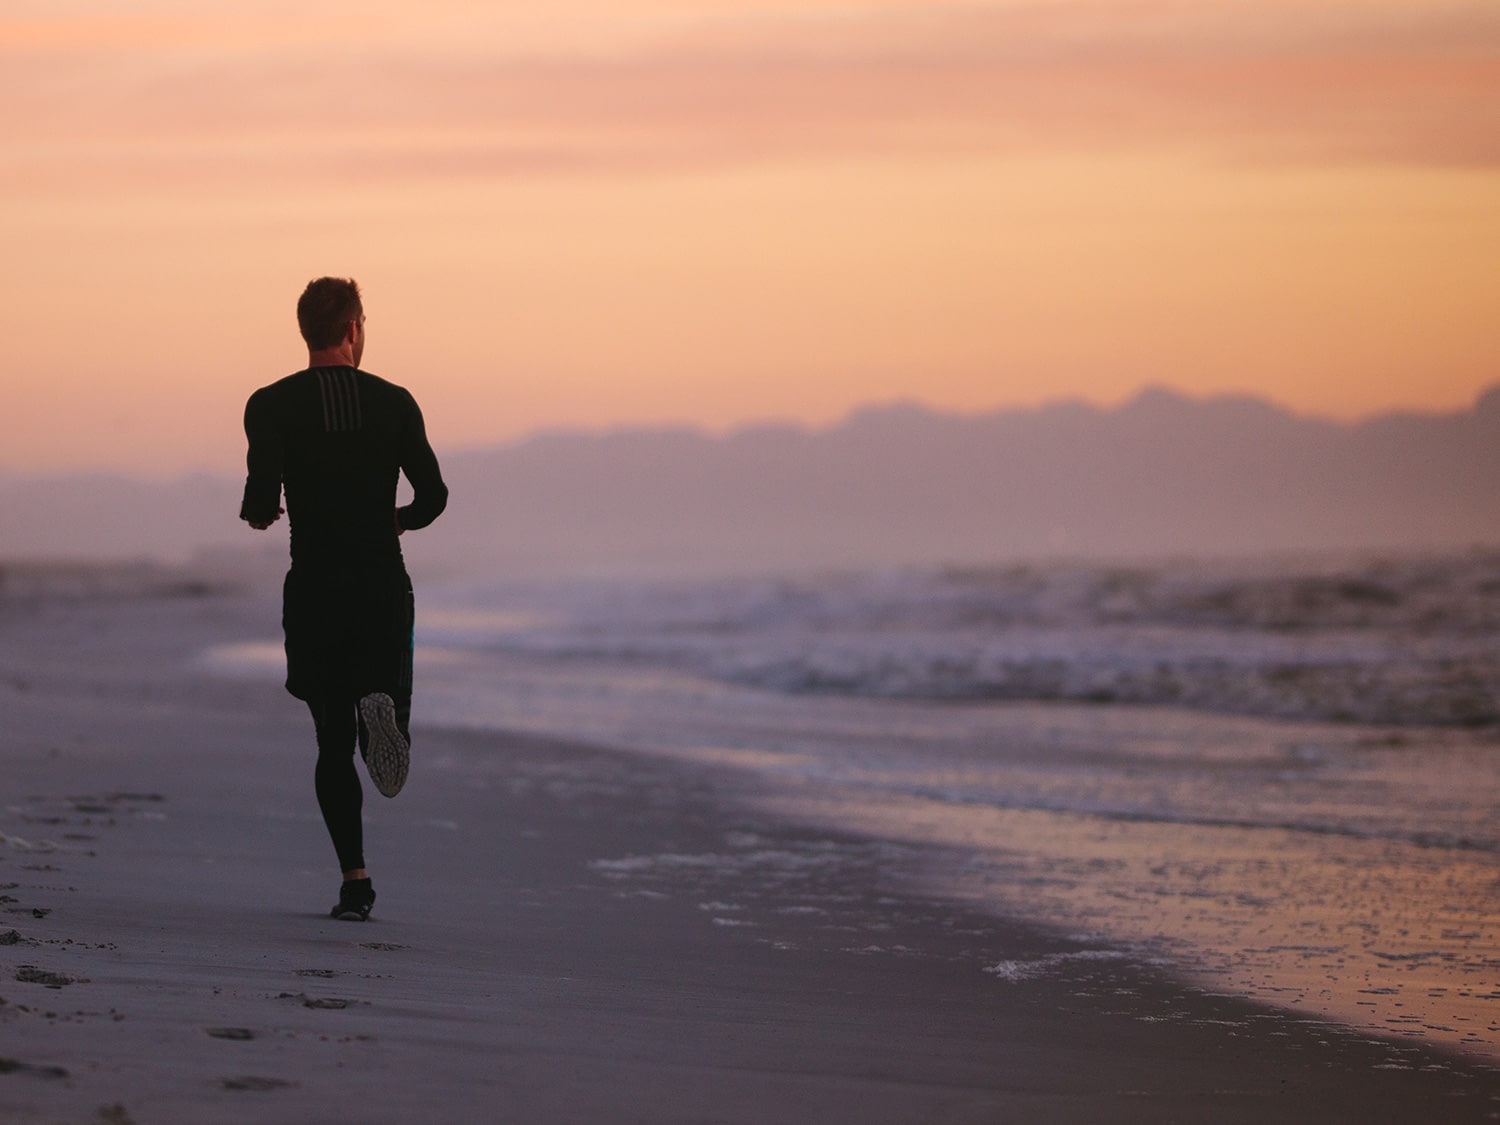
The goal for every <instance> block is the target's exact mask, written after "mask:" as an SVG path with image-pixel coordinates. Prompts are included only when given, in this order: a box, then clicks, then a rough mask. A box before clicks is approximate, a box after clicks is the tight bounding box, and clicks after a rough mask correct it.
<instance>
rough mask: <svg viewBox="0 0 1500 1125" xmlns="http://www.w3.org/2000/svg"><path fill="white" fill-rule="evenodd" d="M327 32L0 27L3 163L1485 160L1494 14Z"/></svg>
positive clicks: (1110, 13)
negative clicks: (594, 43) (587, 33)
mask: <svg viewBox="0 0 1500 1125" xmlns="http://www.w3.org/2000/svg"><path fill="white" fill-rule="evenodd" d="M325 30H326V29H324V28H322V27H310V26H301V25H295V24H294V25H293V26H292V27H291V28H290V29H289V30H288V31H286V32H285V33H274V32H273V29H271V28H268V27H267V26H262V25H255V26H249V25H238V26H235V27H230V28H227V29H226V28H215V27H214V26H212V25H209V24H206V23H204V22H203V21H199V22H198V23H195V24H184V23H177V24H167V23H164V22H162V21H157V22H154V23H149V24H148V23H142V24H139V25H134V24H122V23H120V22H119V21H118V20H115V22H113V23H110V24H91V23H89V22H88V21H83V22H82V23H77V22H75V23H74V24H70V25H67V26H51V25H49V26H48V27H45V28H40V29H39V28H38V27H37V26H30V25H28V26H25V27H23V26H21V25H19V24H17V23H15V22H14V21H10V22H0V74H3V77H0V96H3V97H5V99H6V100H7V101H8V102H9V103H10V104H11V105H18V106H21V107H23V108H24V111H25V112H24V113H21V114H17V115H13V117H12V120H11V121H10V122H8V123H7V125H6V127H5V132H6V134H7V138H6V139H7V144H6V147H5V152H4V154H3V155H0V168H3V169H4V170H5V172H6V173H7V178H9V179H10V181H11V182H12V183H13V184H16V183H19V184H24V185H30V186H32V187H33V188H35V189H37V190H44V191H55V190H61V189H63V188H64V187H66V186H68V185H70V184H71V185H74V186H78V185H80V184H86V183H87V182H88V180H89V178H90V177H94V176H99V177H103V178H105V179H107V180H109V181H110V182H116V181H119V180H124V181H127V182H128V181H131V180H135V181H140V182H145V183H167V182H201V181H204V180H208V181H218V180H230V179H238V178H242V177H246V176H250V177H255V178H257V179H273V180H274V179H277V178H285V177H291V176H304V175H306V174H307V172H308V169H309V168H313V167H316V168H321V169H324V170H326V171H328V172H330V173H332V174H335V175H340V176H342V175H348V174H353V173H359V174H369V175H375V176H381V177H403V176H428V175H445V176H446V175H453V174H466V175H500V176H504V175H516V174H529V173H536V172H549V173H570V174H601V173H609V172H622V173H629V172H634V171H639V170H643V169H656V168H671V167H693V166H712V165H722V164H746V165H748V164H756V163H765V162H774V161H784V160H788V159H806V158H809V157H818V156H826V155H852V156H868V157H886V156H895V157H899V158H913V157H922V156H934V155H951V154H967V153H986V154H993V153H999V154H1011V153H1013V154H1031V153H1054V152H1093V151H1119V150H1140V149H1142V148H1146V149H1151V148H1159V149H1178V150H1191V151H1195V152H1199V153H1202V154H1203V155H1205V156H1206V157H1209V158H1214V159H1224V160H1258V161H1266V162H1278V161H1296V162H1309V161H1311V162H1317V161H1322V162H1334V163H1344V162H1350V161H1381V162H1400V163H1411V164H1444V165H1472V166H1479V167H1485V168H1491V167H1494V166H1496V165H1497V164H1500V9H1496V8H1495V6H1494V5H1493V4H1492V3H1488V2H1487V3H1484V4H1473V3H1456V4H1449V5H1437V6H1434V5H1431V4H1420V5H1417V4H1408V5H1398V4H1386V5H1384V6H1370V5H1362V6H1350V5H1348V4H1340V3H1307V4H1293V3H1287V2H1285V0H1283V2H1281V3H1274V2H1273V3H1262V4H1251V3H1249V2H1248V0H1247V2H1246V3H1243V4H1239V5H1224V4H1216V5H1204V4H1201V3H1198V2H1196V0H1193V2H1186V0H1173V2H1168V3H1151V4H1134V3H1125V2H1116V3H1108V4H1080V3H1052V4H1032V5H1024V6H1017V5H1014V4H972V5H953V6H936V7H933V6H926V5H922V6H910V7H901V6H894V7H893V6H889V5H888V6H886V7H883V8H864V9H846V10H819V11H817V12H811V13H804V14H802V15H797V14H795V13H788V12H782V13H781V14H779V15H777V16H775V17H769V16H768V17H761V18H754V19H750V18H743V17H742V18H738V19H734V20H727V19H722V18H721V19H719V20H716V21H712V22H708V21H705V22H703V23H702V24H699V25H696V26H691V27H685V28H679V29H678V30H677V31H676V32H675V33H674V34H671V35H662V36H659V37H658V38H657V39H656V40H655V41H654V42H652V43H650V44H649V45H646V46H640V45H633V46H631V47H629V48H628V49H627V48H622V49H619V50H616V51H606V50H602V49H599V48H597V47H596V48H595V49H593V50H590V51H577V52H565V51H560V50H553V51H549V52H546V53H540V52H525V53H507V52H506V50H505V49H504V46H503V40H501V39H500V38H499V37H498V36H497V37H494V38H493V39H490V38H487V37H480V38H474V37H467V38H455V39H453V40H451V41H449V42H446V43H445V42H442V41H440V40H437V39H435V38H433V37H431V36H429V37H426V38H423V39H421V40H419V41H415V42H414V43H413V44H412V45H411V46H409V47H405V46H402V45H401V44H399V43H395V42H391V41H390V40H388V39H371V40H364V41H355V42H353V43H349V44H346V45H338V44H337V43H335V42H330V41H329V40H328V39H327V38H326V35H325Z"/></svg>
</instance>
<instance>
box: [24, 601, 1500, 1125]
mask: <svg viewBox="0 0 1500 1125" xmlns="http://www.w3.org/2000/svg"><path fill="white" fill-rule="evenodd" d="M267 614H270V615H272V616H270V617H267V616H266V615H267ZM268 620H269V621H272V622H274V607H273V606H272V605H271V603H269V602H268V601H266V600H265V599H264V598H259V599H255V598H248V599H247V598H230V597H216V596H211V595H207V594H205V592H204V591H203V590H201V589H183V588H172V589H156V590H155V592H154V593H153V592H148V593H147V594H141V593H139V592H137V593H136V594H134V595H130V594H128V593H126V594H122V593H120V592H119V591H113V592H110V593H109V594H108V596H93V595H90V594H88V593H87V592H86V591H85V592H84V593H82V594H77V595H74V594H70V595H68V596H67V597H66V598H62V597H43V598H36V597H32V598H28V599H26V600H24V601H18V600H17V599H16V598H14V597H11V598H8V599H7V600H6V602H5V603H4V604H3V606H0V636H4V638H5V644H4V646H3V650H0V700H3V704H0V706H3V708H4V711H3V713H4V716H5V724H4V731H3V734H0V739H3V744H0V745H3V749H0V754H3V761H4V775H3V779H4V780H3V799H0V804H3V809H0V834H3V837H4V838H3V840H0V887H4V888H5V889H3V890H0V895H3V896H4V898H5V901H4V902H0V911H3V913H0V942H5V941H6V940H7V935H8V934H9V933H10V932H11V931H14V932H15V935H16V936H15V938H14V939H13V943H11V944H0V998H3V1001H4V1002H3V1004H0V1060H3V1061H0V1119H3V1120H7V1121H11V1120H14V1121H22V1122H29V1121H48V1122H51V1121H99V1120H108V1121H116V1122H123V1121H137V1122H142V1123H144V1122H155V1121H202V1120H216V1121H262V1120H272V1119H274V1120H285V1121H324V1120H334V1119H338V1120H351V1121H392V1122H394V1121H403V1122H404V1121H411V1120H434V1121H472V1120H514V1121H524V1122H549V1121H580V1122H582V1121H642V1122H660V1121H725V1122H742V1121H743V1122H771V1121H777V1122H779V1121H819V1122H841V1121H847V1122H884V1121H890V1122H907V1121H964V1122H968V1121H1002V1120H1006V1121H1059V1122H1061V1121H1142V1122H1145V1121H1151V1122H1156V1121H1165V1120H1176V1121H1273V1120H1274V1121H1320V1122H1321V1121H1331V1120H1361V1121H1364V1120H1369V1121H1414V1122H1415V1121H1428V1120H1434V1119H1442V1120H1453V1121H1460V1120H1486V1119H1490V1118H1491V1117H1492V1116H1493V1114H1494V1113H1495V1112H1497V1111H1500V1074H1497V1072H1496V1071H1495V1070H1494V1069H1493V1068H1491V1067H1488V1066H1486V1065H1484V1064H1482V1063H1480V1062H1476V1061H1474V1060H1471V1059H1464V1058H1462V1057H1460V1056H1457V1055H1448V1054H1444V1053H1442V1052H1440V1051H1437V1050H1433V1049H1431V1048H1430V1047H1426V1046H1423V1045H1419V1044H1414V1043H1410V1042H1403V1041H1400V1040H1397V1039H1390V1040H1380V1039H1374V1038H1371V1037H1368V1036H1364V1035H1356V1034H1353V1033H1350V1032H1347V1031H1342V1030H1340V1029H1339V1028H1337V1027H1336V1026H1334V1025H1330V1024H1323V1023H1319V1022H1317V1021H1316V1020H1312V1019H1299V1018H1296V1017H1293V1016H1288V1015H1284V1014H1279V1013H1277V1012H1275V1011H1273V1010H1271V1009H1267V1008H1259V1007H1256V1006H1254V1005H1252V1004H1249V1003H1246V1002H1244V1001H1239V1000H1233V999H1229V998H1216V997H1212V996H1207V995H1205V994H1203V993H1202V992H1200V991H1195V990H1193V989H1191V988H1189V987H1186V986H1184V985H1181V984H1179V983H1176V982H1174V981H1172V980H1171V979H1169V978H1167V977H1165V976H1163V975H1162V973H1161V971H1160V970H1159V969H1155V968H1153V967H1151V966H1149V965H1140V964H1135V963H1133V962H1131V961H1130V960H1128V959H1124V958H1121V957H1119V956H1118V955H1116V954H1115V953H1113V952H1112V951H1109V950H1105V949H1098V948H1092V947H1090V945H1089V944H1088V941H1087V939H1085V938H1080V937H1075V936H1070V935H1067V934H1058V933H1050V932H1047V931H1045V930H1043V929H1040V928H1036V927H1033V926H1028V925H1023V924H1020V923H1017V922H1014V921H1011V920H1008V919H1006V918H1004V917H1000V916H996V915H994V914H991V913H988V912H985V911H983V910H980V909H977V908H975V907H973V906H969V905H964V904H962V903H960V902H957V901H954V900H949V899H944V898H940V897H934V896H931V895H927V894H923V893H921V892H919V891H917V890H914V889H913V887H912V884H911V883H910V882H909V881H907V880H906V879H905V878H903V876H902V872H903V871H908V870H912V869H915V868H916V867H924V866H928V865H931V864H941V863H944V862H956V861H957V860H958V859H959V858H960V857H959V856H958V855H957V853H952V852H949V851H945V850H943V849H942V848H941V847H938V846H936V845H924V844H921V843H917V842H909V843H903V844H899V845H898V844H894V843H891V842H890V841H883V840H876V839H869V838H864V837H861V836H858V835H854V834H848V833H838V832H834V831H828V830H822V829H816V828H812V827H809V826H806V825H803V826H797V825H795V824H792V823H789V822H784V821H780V820H778V819H777V818H776V817H774V816H772V815H770V814H769V813H768V812H767V811H766V809H767V807H768V803H767V802H764V801H760V800H757V797H758V796H760V795H758V794H755V793H751V792H746V793H743V794H741V795H740V796H742V797H743V798H744V799H742V800H741V799H732V796H726V794H731V795H732V794H733V787H732V785H731V784H730V783H729V780H728V778H729V777H731V776H732V777H733V778H734V784H745V783H746V782H745V779H744V776H743V775H741V774H734V775H727V774H724V773H722V772H718V771H716V769H715V767H713V766H712V765H708V764H691V763H684V762H676V761H670V760H665V759H645V758H641V757H640V756H637V755H631V754H626V753H622V752H617V751H612V750H611V749H609V748H608V746H600V745H596V746H585V745H580V744H577V743H570V742H566V741H558V740H544V739H540V738H536V737H530V736H522V735H504V734H498V735H481V734H473V733H462V732H445V731H436V730H425V729H419V730H418V732H417V737H418V741H417V748H416V751H415V763H414V767H413V773H412V779H411V781H410V783H409V785H408V788H407V790H406V791H405V792H404V793H402V795H401V796H400V797H399V798H397V799H396V800H395V801H389V802H388V801H385V800H383V799H382V798H380V797H378V796H377V795H375V794H374V793H373V791H371V790H369V789H368V788H367V798H366V800H367V811H368V813H369V817H368V821H369V824H368V829H367V832H368V840H367V850H368V854H369V858H370V863H371V868H372V873H373V875H374V878H375V885H376V888H377V891H378V892H379V896H380V897H379V901H378V902H377V904H376V909H375V914H374V917H373V918H372V920H371V921H370V922H369V923H365V924H358V923H342V922H335V921H332V920H330V919H328V918H327V917H326V910H327V908H328V907H329V906H330V905H331V903H332V901H333V898H334V897H335V894H336V889H337V873H336V871H334V865H333V862H332V856H331V849H330V846H329V844H328V842H327V839H326V836H325V834H324V832H323V828H322V824H321V822H320V821H319V820H318V817H317V810H316V806H315V804H314V802H313V796H312V784H311V774H312V738H311V730H310V722H309V720H308V719H307V717H306V715H305V713H304V712H303V711H302V710H301V709H300V705H299V704H297V703H296V702H295V701H293V700H291V699H290V698H289V697H287V696H285V694H284V693H282V692H280V691H279V689H275V688H268V687H267V685H265V684H264V683H261V682H226V681H220V680H214V679H212V678H209V677H208V676H207V675H206V674H204V673H202V672H199V671H195V670H194V669H195V667H196V666H195V664H194V659H195V657H196V655H197V654H198V653H199V652H200V651H201V650H202V649H203V648H204V647H205V646H206V645H207V644H210V643H213V642H215V641H220V640H235V639H238V638H240V637H243V636H245V635H246V634H247V631H248V632H249V634H250V635H254V634H255V633H256V632H258V631H259V632H264V630H265V623H266V621H268ZM419 713H420V703H419ZM1043 962H1045V963H1047V964H1049V965H1050V966H1051V967H1052V968H1051V971H1049V972H1048V973H1046V974H1044V975H1039V976H1031V975H1028V973H1026V972H1025V971H1024V968H1022V967H1024V966H1027V965H1033V964H1038V963H1043Z"/></svg>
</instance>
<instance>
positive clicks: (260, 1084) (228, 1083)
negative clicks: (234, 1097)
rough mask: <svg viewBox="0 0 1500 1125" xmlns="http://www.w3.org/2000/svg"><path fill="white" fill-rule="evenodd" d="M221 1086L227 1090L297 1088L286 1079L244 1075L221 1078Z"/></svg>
mask: <svg viewBox="0 0 1500 1125" xmlns="http://www.w3.org/2000/svg"><path fill="white" fill-rule="evenodd" d="M219 1085H220V1086H223V1087H224V1089H226V1090H259V1091H266V1090H286V1089H289V1088H291V1087H293V1086H296V1085H297V1083H295V1082H288V1081H287V1080H286V1079H285V1078H262V1077H260V1076H259V1075H255V1074H242V1075H239V1076H237V1077H234V1078H221V1079H219Z"/></svg>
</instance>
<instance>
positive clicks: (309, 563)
mask: <svg viewBox="0 0 1500 1125" xmlns="http://www.w3.org/2000/svg"><path fill="white" fill-rule="evenodd" d="M245 436H246V438H248V439H249V443H250V449H249V453H248V454H247V456H246V467H247V469H248V474H247V476H246V479H245V497H244V502H243V503H242V504H241V505H240V518H241V519H243V520H249V521H251V522H252V523H269V522H270V521H271V520H273V519H274V518H275V516H276V514H277V509H278V508H279V507H280V506H281V493H282V489H283V487H284V488H285V490H286V510H287V518H288V520H289V521H290V523H291V529H292V564H293V566H294V567H299V566H306V567H311V568H317V569H323V568H325V567H326V568H337V569H343V568H348V567H360V566H366V565H380V564H382V563H391V562H397V563H399V562H400V561H401V545H400V541H399V540H398V538H397V536H396V526H395V522H393V520H392V512H395V520H396V521H399V522H400V525H401V527H402V529H403V530H407V531H415V530H416V529H418V528H422V527H426V526H427V525H428V524H430V523H431V522H432V521H433V520H435V519H437V517H438V516H439V515H440V514H441V513H442V511H443V509H444V507H446V506H447V503H448V487H447V485H445V484H444V483H443V475H442V472H441V471H440V470H439V468H438V462H437V456H436V455H435V454H434V453H433V452H432V446H431V445H429V444H428V441H427V431H426V427H425V426H424V425H423V422H422V412H421V410H420V409H418V407H417V402H416V399H414V398H412V396H411V394H410V393H409V392H408V391H407V390H406V389H405V388H404V387H398V386H396V384H394V383H388V382H386V381H385V380H384V379H381V378H378V377H377V376H374V375H371V374H370V373H369V372H367V371H360V370H358V369H357V368H354V367H312V368H309V369H308V370H306V371H299V372H297V373H296V374H295V375H288V376H287V377H286V378H285V379H281V380H279V381H278V382H275V383H272V384H271V385H270V386H268V387H262V388H261V389H260V390H258V391H256V392H255V393H254V394H253V395H251V396H250V401H249V402H247V403H246V404H245ZM400 473H405V474H406V479H407V480H408V481H410V482H411V486H412V502H411V503H410V504H408V505H406V506H405V507H403V508H401V509H399V510H397V509H396V483H397V477H398V475H399V474H400Z"/></svg>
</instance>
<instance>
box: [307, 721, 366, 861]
mask: <svg viewBox="0 0 1500 1125" xmlns="http://www.w3.org/2000/svg"><path fill="white" fill-rule="evenodd" d="M307 706H308V710H310V711H311V712H312V717H313V725H314V726H315V727H316V728H317V732H318V765H317V769H316V771H315V772H314V774H313V781H314V784H315V786H316V788H317V791H318V808H320V809H321V810H322V811H323V823H324V824H326V825H327V826H328V835H329V836H331V837H333V848H334V850H335V851H336V852H338V856H339V870H341V871H355V870H358V869H359V868H361V867H363V866H364V865H365V840H364V825H363V822H362V820H361V816H360V814H361V812H362V810H363V809H364V804H365V794H364V790H363V789H362V788H361V787H360V784H359V771H358V770H357V769H355V766H354V748H355V746H357V745H358V743H359V710H358V708H357V707H356V705H355V703H354V701H353V700H339V701H337V702H335V701H333V700H329V699H310V700H308V701H307Z"/></svg>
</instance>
